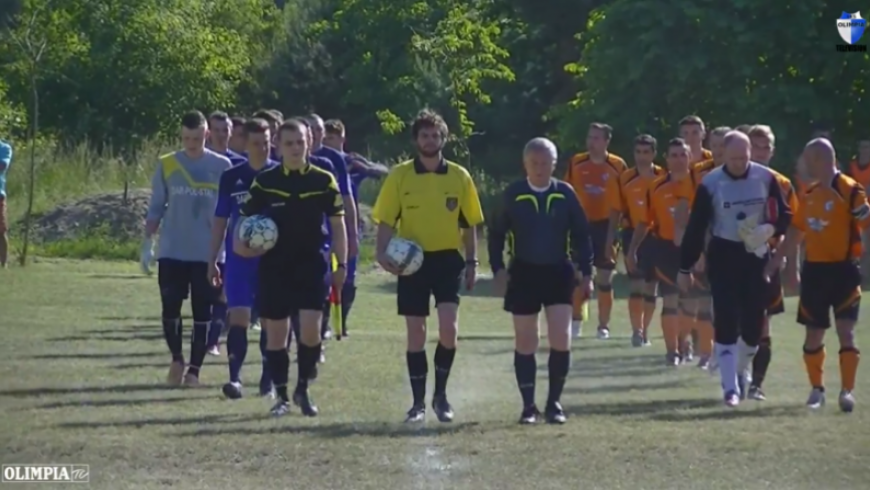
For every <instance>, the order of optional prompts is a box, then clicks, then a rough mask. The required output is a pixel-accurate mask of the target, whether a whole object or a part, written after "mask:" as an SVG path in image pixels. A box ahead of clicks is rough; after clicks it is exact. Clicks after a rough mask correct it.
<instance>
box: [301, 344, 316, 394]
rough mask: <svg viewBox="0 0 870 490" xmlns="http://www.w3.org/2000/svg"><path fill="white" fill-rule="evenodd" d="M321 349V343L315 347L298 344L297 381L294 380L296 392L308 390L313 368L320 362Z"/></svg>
mask: <svg viewBox="0 0 870 490" xmlns="http://www.w3.org/2000/svg"><path fill="white" fill-rule="evenodd" d="M322 349H323V344H322V343H318V344H317V345H305V344H303V343H301V342H300V343H299V357H298V358H297V359H296V364H297V368H298V369H299V379H297V380H296V392H298V393H302V392H304V391H305V390H307V389H308V382H309V381H310V380H311V374H312V373H313V372H314V368H315V366H317V361H318V360H320V352H321V350H322Z"/></svg>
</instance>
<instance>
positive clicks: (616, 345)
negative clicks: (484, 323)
mask: <svg viewBox="0 0 870 490" xmlns="http://www.w3.org/2000/svg"><path fill="white" fill-rule="evenodd" d="M459 340H472V341H475V340H483V341H487V340H511V341H512V340H514V336H513V335H491V336H487V335H471V336H468V337H462V336H460V337H459ZM540 342H541V345H540V346H539V347H538V354H539V355H546V354H549V352H550V347H549V345H547V338H546V337H541V340H540ZM625 346H626V344H624V343H620V342H618V341H617V342H596V343H591V342H577V343H574V344H573V345H571V352H581V351H590V350H596V351H597V350H604V349H621V348H623V347H625ZM513 352H514V349H513V348H508V349H495V350H490V351H486V352H484V354H488V355H509V354H513Z"/></svg>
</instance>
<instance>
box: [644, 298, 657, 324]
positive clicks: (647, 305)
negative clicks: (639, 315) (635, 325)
mask: <svg viewBox="0 0 870 490" xmlns="http://www.w3.org/2000/svg"><path fill="white" fill-rule="evenodd" d="M655 313H656V297H655V295H644V296H643V333H644V334H646V332H647V330H649V326H650V325H652V321H653V316H654V315H655Z"/></svg>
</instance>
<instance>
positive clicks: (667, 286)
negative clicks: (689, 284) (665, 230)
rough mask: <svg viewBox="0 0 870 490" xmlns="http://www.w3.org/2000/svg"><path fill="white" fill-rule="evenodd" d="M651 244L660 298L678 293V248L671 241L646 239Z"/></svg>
mask: <svg viewBox="0 0 870 490" xmlns="http://www.w3.org/2000/svg"><path fill="white" fill-rule="evenodd" d="M647 240H650V241H651V242H652V244H651V247H650V248H651V249H652V256H653V257H654V259H653V260H654V265H653V270H654V271H655V279H656V281H658V283H659V293H660V294H661V295H662V296H673V295H675V294H679V293H680V289H679V288H678V287H677V276H678V275H679V273H680V247H678V246H676V245H675V244H674V242H673V241H672V240H665V239H662V238H658V237H648V238H647Z"/></svg>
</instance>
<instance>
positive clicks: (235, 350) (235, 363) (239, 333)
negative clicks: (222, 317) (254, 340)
mask: <svg viewBox="0 0 870 490" xmlns="http://www.w3.org/2000/svg"><path fill="white" fill-rule="evenodd" d="M247 355H248V327H247V325H232V326H230V331H229V332H227V361H228V362H227V363H228V364H229V367H230V381H231V382H233V383H238V382H239V381H240V380H239V373H241V371H242V366H243V365H244V364H245V357H246V356H247Z"/></svg>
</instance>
